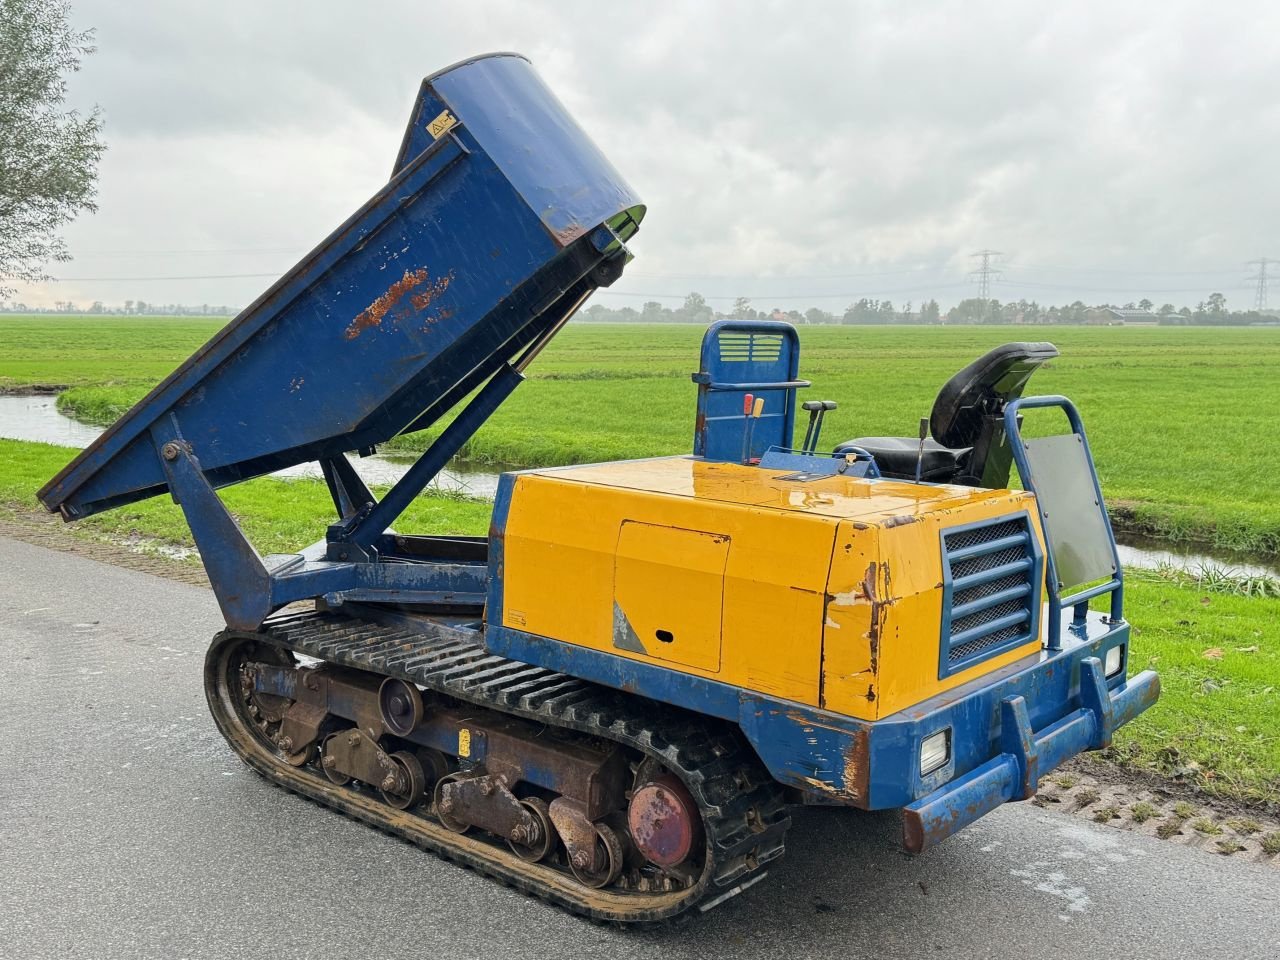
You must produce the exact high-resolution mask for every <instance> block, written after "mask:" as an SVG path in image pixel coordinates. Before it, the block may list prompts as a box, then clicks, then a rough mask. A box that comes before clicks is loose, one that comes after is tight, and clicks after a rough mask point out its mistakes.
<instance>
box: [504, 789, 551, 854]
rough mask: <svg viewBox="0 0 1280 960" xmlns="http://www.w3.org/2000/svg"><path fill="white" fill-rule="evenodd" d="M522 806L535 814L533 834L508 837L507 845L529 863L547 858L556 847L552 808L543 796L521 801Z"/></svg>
mask: <svg viewBox="0 0 1280 960" xmlns="http://www.w3.org/2000/svg"><path fill="white" fill-rule="evenodd" d="M520 806H522V807H524V808H525V809H526V810H528V811H529V813H530V814H532V816H533V823H534V828H533V835H532V836H530V837H528V838H527V839H525V840H517V839H516V838H515V837H508V838H507V846H509V847H510V848H511V852H512V853H514V854H515V855H516V856H517V857H519V858H520V859H521V860H525V861H528V862H529V863H537V862H538V861H539V860H545V859H546V858H547V857H548V856H550V855H551V851H552V850H554V849H555V848H556V837H557V834H556V828H555V825H554V824H553V823H552V822H551V810H550V808H548V807H547V802H546V801H545V800H543V799H542V798H541V797H529V798H527V799H525V800H521V801H520Z"/></svg>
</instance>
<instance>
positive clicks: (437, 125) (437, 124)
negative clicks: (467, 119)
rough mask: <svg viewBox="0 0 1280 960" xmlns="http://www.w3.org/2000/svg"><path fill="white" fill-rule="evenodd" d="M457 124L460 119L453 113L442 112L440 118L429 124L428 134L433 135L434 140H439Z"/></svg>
mask: <svg viewBox="0 0 1280 960" xmlns="http://www.w3.org/2000/svg"><path fill="white" fill-rule="evenodd" d="M457 122H458V118H457V117H455V116H454V115H453V114H452V113H450V112H449V111H448V110H441V111H440V116H438V117H436V118H435V119H434V120H432V121H431V122H430V123H428V124H427V133H429V134H431V139H432V140H439V139H440V138H441V137H443V136H444V135H445V134H446V133H448V132H449V131H450V130H452V129H453V127H454V124H456V123H457Z"/></svg>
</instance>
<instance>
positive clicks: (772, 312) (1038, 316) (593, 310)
mask: <svg viewBox="0 0 1280 960" xmlns="http://www.w3.org/2000/svg"><path fill="white" fill-rule="evenodd" d="M240 310H241V308H240V307H231V306H224V305H221V304H217V305H215V304H208V303H201V304H185V303H150V302H148V301H146V300H126V301H124V303H123V304H121V305H118V306H106V305H105V304H104V303H103V302H102V301H101V300H95V301H93V303H92V304H90V305H89V306H87V307H85V306H82V305H80V304H77V303H74V302H73V301H71V300H62V301H58V302H56V303H55V304H54V305H53V306H51V307H32V306H29V305H27V304H25V303H20V302H16V301H14V302H9V303H4V302H0V313H58V314H77V315H90V316H96V315H99V314H100V315H103V316H128V317H138V316H151V317H233V316H235V315H236V314H237V313H239V312H240ZM1110 310H1129V311H1140V312H1141V313H1140V314H1139V315H1137V316H1136V317H1135V316H1126V318H1125V322H1130V323H1131V322H1133V321H1134V320H1135V319H1138V320H1146V321H1147V322H1150V323H1159V324H1160V325H1161V326H1177V325H1197V326H1249V325H1251V324H1260V323H1267V324H1280V311H1271V312H1268V313H1259V312H1257V311H1256V310H1247V311H1246V310H1229V309H1227V298H1226V297H1225V296H1223V295H1222V294H1221V293H1212V294H1210V295H1209V296H1208V298H1206V299H1205V300H1202V301H1201V302H1200V303H1197V304H1196V305H1195V307H1194V308H1193V307H1185V306H1184V307H1175V306H1174V305H1173V304H1172V303H1165V304H1162V305H1161V306H1160V307H1159V309H1156V307H1155V304H1154V303H1153V302H1152V301H1151V300H1147V299H1142V300H1139V301H1137V302H1136V303H1133V302H1130V303H1125V304H1123V305H1122V306H1117V305H1115V304H1110V303H1104V304H1095V305H1092V306H1090V305H1089V304H1086V303H1084V302H1083V301H1081V300H1076V301H1073V302H1072V303H1069V304H1065V305H1063V306H1047V307H1046V306H1042V305H1041V304H1039V303H1037V302H1036V301H1034V300H1010V301H1008V302H1005V303H1001V302H1000V301H999V300H982V299H980V298H978V297H973V298H971V299H968V300H961V301H960V302H959V303H958V304H956V305H955V306H954V307H952V308H951V309H950V310H946V311H944V310H942V309H941V308H940V307H939V306H938V301H937V300H926V301H923V302H921V303H920V304H919V305H918V306H917V305H915V304H914V303H913V302H912V301H910V300H908V301H907V302H906V303H904V304H903V305H902V307H901V309H899V308H898V307H896V306H895V305H894V304H893V303H892V302H891V301H889V300H876V299H873V298H870V297H863V298H862V299H860V300H857V301H855V302H854V303H851V304H849V306H847V307H845V309H844V310H843V311H842V312H840V313H832V312H830V311H828V310H823V309H821V308H820V307H810V308H809V309H808V310H805V311H804V312H803V313H802V312H800V311H799V310H783V309H782V308H781V307H773V308H771V309H768V310H758V309H756V308H755V307H754V306H753V305H752V303H751V301H750V299H748V298H747V297H738V298H737V299H736V300H734V302H733V306H732V307H731V308H730V309H729V310H728V311H720V310H716V309H715V308H713V307H712V306H711V305H710V304H708V303H707V298H706V297H704V296H703V295H702V294H700V293H690V294H689V295H688V296H686V297H685V298H684V303H682V304H681V305H680V306H679V307H676V308H674V309H672V308H671V307H666V306H663V305H662V304H661V303H659V302H658V301H656V300H650V301H648V302H646V303H644V304H643V305H642V306H641V307H640V309H638V310H637V309H636V308H634V307H619V308H612V307H607V306H605V305H604V304H603V303H593V304H592V305H591V306H589V307H587V308H586V309H585V310H584V311H583V312H582V314H581V315H580V316H581V318H582V319H584V320H589V321H591V322H593V323H697V324H702V325H704V326H705V325H706V324H708V323H711V322H712V321H713V320H724V319H734V320H786V321H789V322H791V323H796V324H888V323H918V324H938V323H947V324H982V323H989V324H1077V325H1088V324H1097V325H1107V324H1111V323H1118V322H1120V321H1119V320H1118V319H1117V318H1115V317H1114V316H1113V315H1111V314H1110V313H1109V311H1110Z"/></svg>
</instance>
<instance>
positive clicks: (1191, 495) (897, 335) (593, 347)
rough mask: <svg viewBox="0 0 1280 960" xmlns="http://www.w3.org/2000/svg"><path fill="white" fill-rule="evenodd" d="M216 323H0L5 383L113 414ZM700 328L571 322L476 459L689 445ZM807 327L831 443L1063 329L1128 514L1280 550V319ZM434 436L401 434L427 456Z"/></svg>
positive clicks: (1119, 505) (579, 458) (1097, 446)
mask: <svg viewBox="0 0 1280 960" xmlns="http://www.w3.org/2000/svg"><path fill="white" fill-rule="evenodd" d="M219 323H220V321H200V320H189V319H181V320H164V319H125V318H56V317H33V318H22V317H9V318H0V389H6V388H7V389H17V388H22V387H29V386H33V385H39V384H63V385H71V386H73V387H75V389H73V390H70V391H68V392H67V393H65V394H63V396H62V397H61V398H60V406H61V407H62V409H63V410H65V411H67V412H70V413H73V414H74V415H75V416H77V417H78V418H80V419H84V420H86V421H89V422H93V423H99V424H106V423H109V422H111V421H112V420H114V419H115V418H116V417H117V416H118V415H119V414H120V413H122V412H123V411H124V410H126V409H127V408H128V407H129V406H130V405H131V404H132V403H133V402H134V401H135V400H137V399H138V398H139V397H140V396H142V395H143V394H144V393H145V392H146V391H147V390H148V389H149V388H150V386H151V385H152V384H154V383H155V381H157V380H159V379H160V378H161V377H163V376H164V375H165V374H167V373H168V372H169V371H170V370H171V369H172V368H173V367H174V366H175V365H176V364H177V363H179V362H181V361H182V360H183V359H185V358H186V357H187V356H188V355H189V354H190V353H191V352H192V350H194V349H195V347H196V346H198V345H199V343H201V342H202V341H203V340H205V339H207V337H208V336H210V335H212V334H213V333H214V332H215V331H216V330H217V328H218V326H219ZM701 334H702V331H701V329H700V328H696V327H692V326H678V325H662V326H652V325H637V326H591V325H574V324H571V325H570V326H569V327H568V328H567V329H566V330H565V331H564V332H563V333H562V334H561V335H560V336H559V337H558V338H557V339H556V341H555V342H554V343H553V344H552V345H551V347H550V348H549V349H548V350H547V351H546V352H545V353H544V354H543V355H542V356H540V357H539V358H538V361H537V362H536V363H535V364H534V365H533V367H532V368H531V369H530V382H529V383H527V384H525V385H524V386H522V387H521V388H520V389H519V390H518V391H517V392H516V393H515V395H514V396H513V397H512V398H511V399H510V400H509V401H508V402H507V403H506V404H505V405H504V406H503V407H502V409H501V410H499V411H498V413H497V414H496V415H495V416H494V417H493V418H492V419H491V420H490V421H489V422H488V423H487V424H486V425H485V426H484V428H483V429H482V430H481V431H480V432H479V433H478V434H477V435H476V436H475V438H474V439H473V440H472V441H471V442H470V443H468V444H467V446H466V448H465V449H464V451H463V454H464V456H466V457H467V458H468V459H472V460H478V461H482V462H483V461H488V462H496V463H514V464H522V465H527V466H544V465H553V464H563V463H577V462H590V461H600V460H613V459H624V458H631V457H646V456H655V455H665V454H672V453H682V452H686V451H688V449H689V448H690V444H691V434H692V429H693V428H692V422H693V407H694V388H693V385H692V384H691V383H690V382H689V373H690V371H692V370H693V368H694V367H695V366H696V364H697V355H698V345H699V340H700V337H701ZM801 337H802V339H803V343H804V357H803V361H802V375H803V376H805V377H807V378H808V379H810V380H812V381H813V383H814V387H813V389H811V390H810V391H808V396H810V397H821V398H833V399H836V400H838V401H839V403H840V409H839V410H837V411H835V412H834V413H833V414H832V415H831V416H830V417H829V418H828V426H827V427H826V428H825V429H824V437H825V441H824V443H825V442H827V441H830V442H835V441H838V440H843V439H847V438H850V437H855V436H859V435H862V436H874V435H881V434H889V435H899V436H903V435H906V436H909V435H911V434H913V433H914V432H915V429H916V423H917V421H918V419H919V417H920V416H922V415H925V414H927V413H928V411H929V409H930V406H931V405H932V403H933V398H934V395H935V393H936V392H937V389H938V387H939V386H940V385H941V384H942V383H943V381H945V380H946V379H947V378H948V377H949V376H950V375H951V374H952V373H954V372H955V371H956V370H957V369H958V368H959V367H961V366H962V365H964V364H965V363H967V362H969V361H970V360H972V359H973V358H974V357H976V356H977V355H978V354H979V353H981V352H982V351H984V350H986V349H988V348H990V347H992V346H994V345H996V344H998V343H1002V342H1005V341H1009V340H1015V339H1032V338H1045V339H1051V340H1053V341H1054V342H1055V343H1056V344H1057V345H1058V347H1059V349H1060V350H1061V351H1062V354H1063V355H1062V357H1061V358H1060V359H1058V360H1055V361H1053V362H1052V363H1051V364H1050V365H1049V366H1048V367H1047V368H1045V369H1043V370H1042V371H1041V372H1040V373H1038V374H1037V375H1036V378H1035V380H1034V381H1033V389H1034V391H1035V392H1038V393H1063V394H1066V395H1067V396H1069V397H1071V398H1072V399H1073V400H1075V402H1076V403H1077V405H1078V406H1079V407H1080V409H1081V411H1082V413H1083V415H1084V418H1085V422H1086V424H1087V425H1088V428H1089V431H1090V442H1091V443H1092V445H1093V448H1094V452H1095V455H1096V458H1097V463H1098V470H1099V474H1100V475H1101V478H1102V483H1103V489H1104V491H1105V492H1106V494H1107V497H1108V499H1109V501H1110V502H1111V503H1112V505H1113V508H1114V510H1115V512H1116V513H1117V514H1118V515H1119V516H1120V517H1121V518H1122V519H1123V520H1124V521H1125V522H1126V523H1127V524H1128V525H1130V526H1132V527H1134V528H1135V529H1138V530H1142V531H1145V532H1148V533H1151V534H1154V535H1156V536H1160V537H1163V538H1165V539H1194V540H1202V541H1205V542H1207V543H1211V544H1214V545H1216V546H1219V547H1228V548H1234V549H1243V550H1251V551H1255V552H1259V553H1266V554H1280V444H1276V443H1272V442H1270V439H1271V438H1270V433H1271V430H1272V427H1273V424H1272V419H1273V418H1274V411H1275V410H1276V409H1280V377H1277V376H1276V375H1275V371H1276V370H1277V369H1280V330H1276V329H1266V328H1259V329H1253V328H1229V329H1206V328H1155V329H1151V328H1145V329H1138V328H1097V327H1061V328H1044V327H1036V328H1031V329H1028V328H1019V327H923V328H920V327H815V328H801ZM1032 416H1033V417H1035V418H1036V419H1037V420H1039V419H1041V418H1052V417H1054V416H1056V415H1055V414H1050V413H1044V414H1032ZM1048 425H1049V424H1048V421H1045V422H1044V426H1048ZM1052 425H1053V426H1055V427H1056V426H1057V424H1056V423H1053V424H1052ZM1041 426H1042V425H1041V424H1032V428H1033V430H1034V429H1040V428H1041ZM432 436H433V433H432V432H430V431H428V432H425V433H422V434H415V435H412V436H405V437H400V438H397V439H396V440H394V441H392V442H391V444H389V446H390V447H393V448H400V449H405V450H418V449H422V448H423V447H424V446H425V444H426V443H427V442H428V441H429V440H430V439H431V438H432Z"/></svg>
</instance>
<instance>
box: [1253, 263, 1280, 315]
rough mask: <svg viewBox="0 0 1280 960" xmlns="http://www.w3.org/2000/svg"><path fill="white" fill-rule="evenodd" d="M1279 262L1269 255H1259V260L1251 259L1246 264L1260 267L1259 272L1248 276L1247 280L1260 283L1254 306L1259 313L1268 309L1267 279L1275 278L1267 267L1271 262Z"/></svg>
mask: <svg viewBox="0 0 1280 960" xmlns="http://www.w3.org/2000/svg"><path fill="white" fill-rule="evenodd" d="M1278 262H1280V261H1276V260H1270V259H1268V258H1267V257H1259V258H1258V259H1257V260H1250V261H1249V262H1248V263H1246V264H1245V266H1247V267H1257V268H1258V272H1257V273H1255V274H1254V275H1253V276H1252V277H1248V278H1247V279H1246V281H1245V282H1246V283H1248V282H1256V283H1257V284H1258V286H1257V289H1256V292H1255V294H1254V300H1253V308H1254V309H1255V310H1257V311H1258V312H1259V313H1261V312H1262V311H1263V310H1265V309H1267V281H1268V280H1271V279H1274V278H1272V277H1271V276H1270V275H1269V274H1268V272H1267V267H1268V265H1270V264H1273V263H1278Z"/></svg>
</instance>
